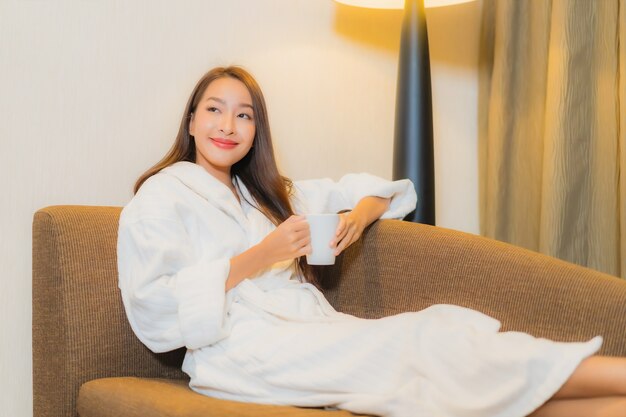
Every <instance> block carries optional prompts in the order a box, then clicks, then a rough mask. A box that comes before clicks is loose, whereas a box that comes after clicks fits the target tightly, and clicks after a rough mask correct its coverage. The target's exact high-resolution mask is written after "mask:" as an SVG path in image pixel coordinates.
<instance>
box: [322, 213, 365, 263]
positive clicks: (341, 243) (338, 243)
mask: <svg viewBox="0 0 626 417" xmlns="http://www.w3.org/2000/svg"><path fill="white" fill-rule="evenodd" d="M367 225H368V223H367V219H366V218H365V217H364V216H362V215H360V214H359V213H358V212H356V211H350V212H348V213H341V214H339V224H338V225H337V231H336V232H335V238H334V239H333V240H332V241H331V242H330V247H331V248H334V249H335V256H338V255H339V254H340V253H341V252H343V250H344V249H346V248H347V247H348V246H350V245H351V244H353V243H354V242H356V241H357V240H359V238H360V237H361V235H362V234H363V230H365V228H366V227H367Z"/></svg>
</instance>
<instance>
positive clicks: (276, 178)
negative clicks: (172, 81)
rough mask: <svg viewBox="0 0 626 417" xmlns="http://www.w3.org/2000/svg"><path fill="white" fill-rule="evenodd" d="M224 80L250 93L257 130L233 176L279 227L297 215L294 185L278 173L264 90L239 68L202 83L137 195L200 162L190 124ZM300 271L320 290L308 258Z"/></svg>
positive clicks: (298, 266)
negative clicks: (182, 164)
mask: <svg viewBox="0 0 626 417" xmlns="http://www.w3.org/2000/svg"><path fill="white" fill-rule="evenodd" d="M224 77H230V78H234V79H236V80H239V81H241V82H242V83H243V84H244V85H245V86H246V88H247V89H248V91H249V92H250V96H252V108H253V112H254V120H255V127H256V129H255V135H254V142H253V143H254V146H253V147H252V148H251V149H250V151H249V152H248V153H247V155H246V156H245V157H243V158H242V159H241V160H240V161H239V162H237V163H235V164H234V165H233V166H232V168H231V176H233V177H234V176H237V177H239V179H240V180H241V182H243V184H244V185H245V186H246V188H247V189H248V191H249V192H250V195H252V197H253V198H254V199H255V201H256V204H254V202H251V203H252V204H253V205H255V206H256V208H257V209H258V210H260V211H261V212H262V213H263V214H264V215H265V216H266V217H267V218H268V219H270V221H271V222H272V223H274V224H275V225H276V226H278V225H279V224H280V223H282V222H284V221H285V220H287V218H288V217H289V216H291V215H292V214H294V211H293V207H292V206H291V202H290V201H289V196H290V195H291V194H292V192H293V183H292V181H291V180H290V179H289V178H287V177H284V176H282V175H281V174H280V172H279V171H278V166H277V165H276V158H275V157H274V147H273V145H272V135H271V133H270V125H269V118H268V115H267V106H266V105H265V99H264V98H263V93H262V92H261V88H260V87H259V85H258V84H257V82H256V80H255V79H254V78H253V77H252V75H250V73H249V72H247V71H246V70H244V69H243V68H241V67H237V66H230V67H218V68H214V69H212V70H211V71H209V72H207V73H206V74H205V75H204V76H203V77H202V78H201V79H200V81H198V83H197V84H196V86H195V87H194V89H193V92H192V93H191V96H190V97H189V100H188V101H187V105H186V106H185V112H184V113H183V117H182V120H181V122H180V127H179V129H178V134H177V135H176V140H175V141H174V144H173V145H172V147H171V149H170V150H169V151H168V152H167V154H166V155H165V156H164V157H163V159H161V160H160V161H159V162H158V163H156V164H155V165H154V166H153V167H151V168H150V169H148V170H147V171H146V172H145V173H143V174H142V175H141V176H140V177H139V179H138V180H137V182H136V183H135V187H134V192H135V193H137V191H138V190H139V188H140V187H141V185H142V184H143V183H144V182H145V181H146V180H147V179H148V178H150V177H151V176H153V175H154V174H156V173H158V172H159V171H161V170H162V169H163V168H165V167H168V166H170V165H172V164H174V163H176V162H179V161H189V162H194V163H195V162H196V145H195V142H194V139H193V137H192V136H191V135H190V133H189V122H190V120H191V116H192V114H193V113H194V112H195V111H196V108H197V106H198V102H199V101H200V99H201V98H202V95H203V94H204V91H205V90H206V89H207V87H208V86H209V84H211V83H212V82H213V81H215V80H217V79H220V78H224ZM296 269H297V271H298V272H299V273H300V274H301V275H302V276H304V278H305V279H306V280H307V281H308V282H310V283H312V284H314V285H316V286H318V282H317V278H316V276H315V275H316V274H315V273H314V270H313V268H311V266H310V265H308V264H307V263H306V261H305V259H304V257H301V258H300V259H298V262H297V263H296Z"/></svg>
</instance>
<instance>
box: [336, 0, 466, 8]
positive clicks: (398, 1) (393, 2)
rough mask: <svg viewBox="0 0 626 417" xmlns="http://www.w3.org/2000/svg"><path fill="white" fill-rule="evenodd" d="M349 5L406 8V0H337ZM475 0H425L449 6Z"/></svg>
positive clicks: (426, 5) (427, 3)
mask: <svg viewBox="0 0 626 417" xmlns="http://www.w3.org/2000/svg"><path fill="white" fill-rule="evenodd" d="M335 1H336V2H337V3H343V4H347V5H348V6H359V7H369V8H372V9H404V0H335ZM470 1H474V0H424V6H425V7H440V6H449V5H451V4H458V3H468V2H470Z"/></svg>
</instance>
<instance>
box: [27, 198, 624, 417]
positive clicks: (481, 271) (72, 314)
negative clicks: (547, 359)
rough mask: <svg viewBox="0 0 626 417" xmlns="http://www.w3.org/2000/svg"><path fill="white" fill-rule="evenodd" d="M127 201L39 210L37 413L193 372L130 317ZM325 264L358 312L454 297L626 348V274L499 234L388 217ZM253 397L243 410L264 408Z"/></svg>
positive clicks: (328, 278)
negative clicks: (121, 282) (120, 280)
mask: <svg viewBox="0 0 626 417" xmlns="http://www.w3.org/2000/svg"><path fill="white" fill-rule="evenodd" d="M120 210H121V209H120V208H119V207H86V206H55V207H48V208H44V209H41V210H39V211H38V212H37V213H36V214H35V216H34V222H33V391H34V417H75V416H76V415H77V414H76V398H77V395H78V390H79V388H80V386H81V385H82V384H83V383H85V382H88V381H91V380H95V379H98V378H107V377H131V376H132V377H137V378H166V379H178V380H181V379H182V380H184V378H185V377H184V375H183V374H182V372H181V371H180V364H181V360H182V354H183V352H182V351H175V352H172V353H167V354H153V353H152V352H150V351H149V350H147V349H146V348H145V347H144V346H143V345H142V344H141V343H140V342H139V341H138V340H137V339H136V337H135V336H134V334H133V333H132V331H131V329H130V326H129V325H128V323H127V320H126V317H125V315H124V311H123V307H122V303H121V298H120V295H119V291H118V288H117V270H116V268H117V267H116V255H115V254H116V250H115V248H116V239H117V222H118V218H119V213H120ZM321 275H322V282H323V284H324V286H325V288H326V290H325V292H326V294H327V297H328V299H329V301H330V302H331V304H333V306H334V307H335V308H337V309H338V310H340V311H343V312H346V313H350V314H354V315H357V316H361V317H370V318H373V317H382V316H386V315H390V314H395V313H399V312H402V311H411V310H413V311H414V310H419V309H422V308H425V307H427V306H429V305H432V304H441V303H452V304H457V305H462V306H466V307H470V308H474V309H476V310H479V311H482V312H484V313H487V314H489V315H491V316H493V317H495V318H498V319H500V320H501V321H502V322H503V327H504V329H509V330H511V329H512V330H521V331H526V332H528V333H531V334H533V335H535V336H543V337H549V338H552V339H555V340H563V341H573V340H578V341H580V340H586V339H589V338H591V337H592V336H595V335H596V334H601V335H603V336H604V337H605V343H604V345H603V348H602V351H601V353H604V354H609V355H620V356H626V333H625V329H626V282H624V281H623V280H620V279H617V278H614V277H611V276H608V275H605V274H602V273H599V272H596V271H593V270H590V269H587V268H583V267H579V266H576V265H573V264H569V263H566V262H563V261H559V260H556V259H554V258H550V257H547V256H544V255H540V254H537V253H535V252H531V251H528V250H525V249H521V248H518V247H514V246H511V245H508V244H505V243H501V242H497V241H494V240H491V239H486V238H482V237H479V236H474V235H469V234H465V233H461V232H457V231H452V230H446V229H442V228H438V227H432V226H426V225H420V224H414V223H407V222H400V221H394V220H382V221H378V222H376V223H375V224H374V225H372V226H371V227H370V228H369V229H367V230H366V232H365V233H364V235H363V237H362V239H361V240H360V241H359V242H357V243H355V244H354V245H352V246H351V247H350V248H349V250H347V251H346V252H345V254H344V255H342V256H340V257H339V258H338V262H337V264H336V265H334V266H332V267H324V268H322V269H321ZM122 382H123V381H122ZM126 382H128V381H126ZM134 382H136V384H140V382H139V381H134ZM134 382H133V383H134ZM117 383H118V382H111V384H113V385H115V384H117ZM120 383H121V382H120ZM137 386H139V385H137ZM141 386H142V387H143V385H141ZM107 389H108V388H107ZM138 389H139V388H138ZM148 391H150V390H148ZM85 392H88V391H85ZM138 392H139V391H138ZM98 395H100V394H98ZM103 395H104V394H103ZM137 395H138V394H137ZM81 401H82V400H81ZM212 401H216V400H212ZM84 404H89V403H84ZM216 407H217V406H216ZM250 407H251V408H247V409H246V410H247V411H245V413H247V414H244V412H243V411H242V412H241V414H234V412H233V414H232V415H242V416H243V415H249V416H257V415H262V414H259V413H260V412H259V413H257V411H256V410H255V409H254V407H253V406H252V405H250ZM85 412H88V411H85ZM294 412H295V411H294ZM298 412H299V411H298ZM118 415H120V414H118ZM146 415H147V414H146ZM171 415H172V416H175V415H179V414H176V413H175V410H173V411H172V414H171ZM276 415H279V414H276ZM289 415H292V414H289ZM294 415H297V414H294ZM337 415H338V414H337ZM120 416H121V415H120ZM83 417H87V415H83Z"/></svg>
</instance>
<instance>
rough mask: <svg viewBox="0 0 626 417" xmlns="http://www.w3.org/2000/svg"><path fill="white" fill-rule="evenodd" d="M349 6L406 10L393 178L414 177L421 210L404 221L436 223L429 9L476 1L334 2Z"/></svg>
mask: <svg viewBox="0 0 626 417" xmlns="http://www.w3.org/2000/svg"><path fill="white" fill-rule="evenodd" d="M335 1H337V2H338V3H343V4H347V5H350V6H360V7H371V8H377V9H404V18H403V22H402V36H401V40H400V56H399V59H398V84H397V87H396V119H395V132H394V145H393V179H394V180H395V179H401V178H409V179H410V180H411V181H413V184H414V185H415V191H416V192H417V209H416V210H415V211H414V212H412V213H410V214H409V215H408V216H407V217H406V218H405V220H409V221H413V222H417V223H425V224H432V225H434V224H435V162H434V155H433V117H432V98H431V83H430V58H429V53H428V33H427V30H426V16H425V13H424V7H437V6H447V5H450V4H456V3H465V2H469V1H473V0H335Z"/></svg>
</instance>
